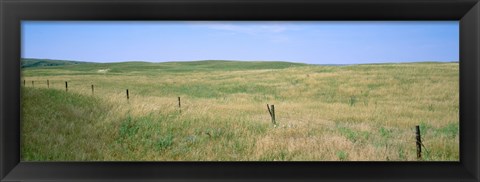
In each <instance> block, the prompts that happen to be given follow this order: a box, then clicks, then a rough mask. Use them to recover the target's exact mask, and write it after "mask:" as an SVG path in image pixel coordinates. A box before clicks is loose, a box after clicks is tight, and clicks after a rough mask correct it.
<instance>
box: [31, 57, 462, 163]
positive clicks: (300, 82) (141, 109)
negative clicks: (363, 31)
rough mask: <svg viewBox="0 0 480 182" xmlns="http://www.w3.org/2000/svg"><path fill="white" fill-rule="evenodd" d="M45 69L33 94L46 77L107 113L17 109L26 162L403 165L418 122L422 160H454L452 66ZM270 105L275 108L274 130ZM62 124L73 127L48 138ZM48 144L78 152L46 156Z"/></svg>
mask: <svg viewBox="0 0 480 182" xmlns="http://www.w3.org/2000/svg"><path fill="white" fill-rule="evenodd" d="M99 69H100V68H99ZM102 69H105V68H102ZM49 71H50V72H49V73H48V74H45V73H44V72H42V69H32V70H28V69H27V70H25V71H24V73H25V75H27V76H25V77H24V79H25V80H27V85H26V87H31V86H30V81H31V80H35V81H36V82H35V89H33V90H32V89H29V90H30V91H29V92H35V91H42V90H43V89H38V88H46V80H47V79H48V80H50V90H59V91H60V90H65V83H64V82H65V81H69V88H68V89H69V91H68V93H69V94H73V93H75V94H79V95H83V96H88V97H93V98H95V99H98V104H99V105H101V107H100V108H104V110H102V111H101V112H100V113H97V114H91V113H95V111H83V110H82V109H81V108H74V107H73V106H71V105H66V106H65V107H64V108H65V109H69V110H72V111H73V112H72V113H71V116H70V117H72V118H74V117H90V116H91V117H96V118H93V119H92V118H90V120H91V122H90V123H88V124H86V125H85V126H82V127H84V128H86V129H87V131H83V130H82V131H77V130H76V129H75V127H78V125H82V123H75V122H74V121H76V120H75V119H72V118H69V119H64V120H58V122H61V124H57V125H49V124H45V125H38V124H34V123H35V122H34V121H33V120H35V119H34V117H31V116H29V115H38V113H36V111H35V109H32V108H33V107H35V104H44V103H37V101H35V100H27V101H25V102H29V103H30V104H29V105H28V107H32V108H23V113H22V114H23V117H24V119H23V127H22V141H24V142H23V144H22V145H23V146H27V145H28V147H24V148H26V149H25V150H23V151H22V152H23V153H24V154H25V155H23V159H24V160H27V161H36V160H54V161H58V160H60V161H64V160H102V161H103V160H107V161H113V160H115V161H117V160H120V161H130V160H134V161H139V160H145V161H177V160H180V161H211V160H213V161H258V160H262V161H263V160H266V161H284V160H287V161H338V160H347V161H385V160H393V161H410V160H417V159H416V153H415V152H416V149H415V134H414V128H415V125H420V126H421V129H422V135H423V136H422V137H423V141H424V144H425V147H426V148H427V150H428V153H427V152H425V153H424V158H423V160H427V161H457V160H459V134H458V126H459V82H458V79H459V68H458V63H415V64H380V65H356V66H341V67H337V66H300V67H290V68H285V69H260V70H241V71H222V70H219V71H191V72H180V73H164V72H161V71H158V72H148V74H146V73H144V72H142V70H132V71H126V72H125V73H123V74H110V73H104V74H83V75H82V74H79V73H82V72H73V71H69V70H63V71H62V68H58V70H55V69H53V70H52V69H51V70H49ZM90 72H95V70H90V71H89V73H90ZM40 73H42V74H40ZM66 73H68V74H66ZM91 84H94V85H95V93H94V94H93V96H92V93H91V88H90V85H91ZM125 89H129V91H130V99H129V100H128V101H127V99H126V95H125ZM178 96H180V97H181V100H182V103H181V104H182V108H181V112H180V111H179V109H178V105H177V104H178V103H177V97H178ZM266 104H270V105H272V104H274V105H275V111H276V120H277V122H278V124H279V125H278V127H276V128H274V127H273V125H272V124H271V121H270V116H269V114H268V111H267V108H266ZM89 112H91V113H89ZM52 113H54V112H52ZM45 117H46V118H45V119H43V120H45V121H47V120H49V118H48V117H47V116H45ZM51 118H52V117H51ZM50 120H52V123H54V122H57V120H55V119H50ZM35 127H37V128H35ZM67 130H72V131H76V132H77V133H69V134H66V135H57V134H56V133H57V132H59V131H67ZM42 132H48V133H50V135H48V136H45V134H43V133H42ZM46 137H47V138H46ZM81 137H83V138H82V139H81V141H79V138H81ZM47 146H48V147H53V148H54V149H55V150H61V151H63V152H72V151H75V153H74V154H71V155H57V154H55V155H51V154H49V153H48V150H47V149H45V148H46V147H47ZM89 150H94V151H90V152H88V151H89ZM61 151H59V152H60V153H61ZM84 151H87V152H84Z"/></svg>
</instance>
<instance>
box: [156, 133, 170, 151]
mask: <svg viewBox="0 0 480 182" xmlns="http://www.w3.org/2000/svg"><path fill="white" fill-rule="evenodd" d="M172 145H173V135H171V134H168V135H167V136H165V137H162V138H160V139H158V140H157V142H156V143H155V149H157V150H164V149H166V148H168V147H170V146H172Z"/></svg>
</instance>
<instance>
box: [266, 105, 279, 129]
mask: <svg viewBox="0 0 480 182" xmlns="http://www.w3.org/2000/svg"><path fill="white" fill-rule="evenodd" d="M270 108H271V109H270ZM267 109H268V113H270V117H271V118H272V123H273V126H274V127H277V122H276V121H275V105H272V107H270V106H268V104H267Z"/></svg>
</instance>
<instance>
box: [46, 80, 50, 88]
mask: <svg viewBox="0 0 480 182" xmlns="http://www.w3.org/2000/svg"><path fill="white" fill-rule="evenodd" d="M47 88H50V80H47Z"/></svg>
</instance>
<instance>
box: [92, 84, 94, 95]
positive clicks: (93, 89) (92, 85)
mask: <svg viewBox="0 0 480 182" xmlns="http://www.w3.org/2000/svg"><path fill="white" fill-rule="evenodd" d="M93 94H94V88H93V85H92V95H93Z"/></svg>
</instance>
